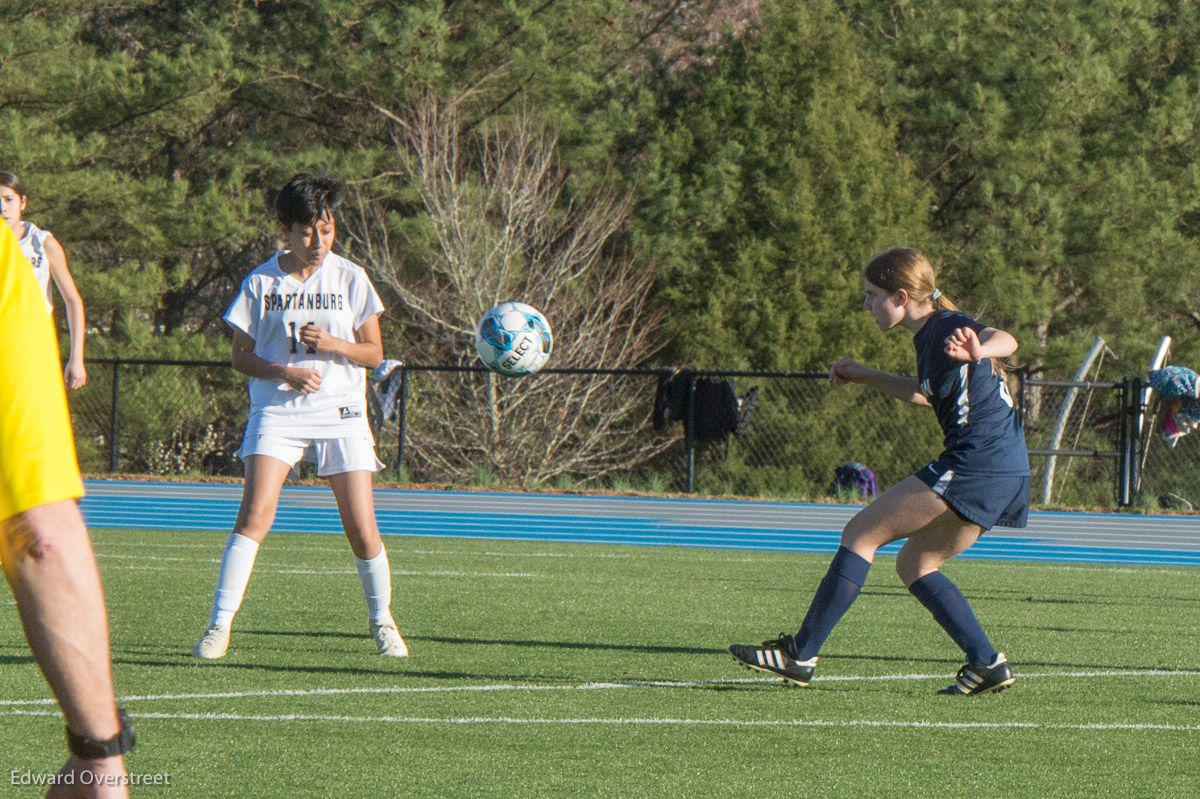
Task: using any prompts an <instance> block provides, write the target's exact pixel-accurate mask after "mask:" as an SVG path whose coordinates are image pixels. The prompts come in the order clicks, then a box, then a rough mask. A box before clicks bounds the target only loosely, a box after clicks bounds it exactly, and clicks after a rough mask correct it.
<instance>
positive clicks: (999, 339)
mask: <svg viewBox="0 0 1200 799" xmlns="http://www.w3.org/2000/svg"><path fill="white" fill-rule="evenodd" d="M978 337H979V350H978V353H977V354H978V356H979V357H978V360H983V359H985V358H1007V357H1008V356H1010V355H1012V354H1013V353H1014V352H1016V351H1017V346H1018V345H1017V340H1016V339H1015V338H1013V336H1012V334H1011V333H1006V332H1005V331H1003V330H1000V329H998V328H994V327H989V328H987V329H986V330H984V331H983V332H982V333H980V334H979V336H978Z"/></svg>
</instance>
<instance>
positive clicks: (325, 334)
mask: <svg viewBox="0 0 1200 799" xmlns="http://www.w3.org/2000/svg"><path fill="white" fill-rule="evenodd" d="M337 341H338V339H336V338H335V337H334V336H332V335H331V334H330V333H329V331H328V330H325V329H324V328H320V327H317V326H316V325H314V324H313V323H312V322H309V323H308V324H306V325H305V326H304V327H302V328H300V343H301V344H304V345H305V346H307V347H308V351H309V353H314V352H332V351H334V348H335V345H336V344H335V343H336V342H337Z"/></svg>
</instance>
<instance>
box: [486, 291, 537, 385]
mask: <svg viewBox="0 0 1200 799" xmlns="http://www.w3.org/2000/svg"><path fill="white" fill-rule="evenodd" d="M553 348H554V337H553V336H552V335H551V333H550V323H549V322H547V321H546V317H544V316H542V314H541V313H540V312H539V311H538V310H537V309H536V308H531V307H530V306H528V305H526V304H524V303H522V302H502V303H500V304H499V305H497V306H496V307H495V308H493V309H491V310H490V311H488V312H487V313H485V314H484V315H483V316H482V317H480V319H479V324H478V325H476V327H475V351H476V352H478V353H479V359H480V360H481V361H483V363H484V366H486V367H487V368H489V369H491V370H492V371H493V372H499V373H500V374H502V375H505V376H507V377H521V376H522V375H531V374H533V373H534V372H536V371H537V370H539V369H541V368H542V367H543V366H545V365H546V361H548V360H549V359H550V350H551V349H553Z"/></svg>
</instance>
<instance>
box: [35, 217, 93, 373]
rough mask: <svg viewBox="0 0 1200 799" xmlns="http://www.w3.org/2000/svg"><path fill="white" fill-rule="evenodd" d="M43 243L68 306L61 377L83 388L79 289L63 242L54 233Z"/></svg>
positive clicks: (81, 299)
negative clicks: (67, 340) (67, 341)
mask: <svg viewBox="0 0 1200 799" xmlns="http://www.w3.org/2000/svg"><path fill="white" fill-rule="evenodd" d="M45 246H46V259H47V261H49V263H50V277H52V278H53V279H54V285H55V286H57V287H58V293H59V294H61V295H62V298H63V304H64V305H65V306H66V308H67V330H69V331H70V333H71V350H70V353H69V354H68V356H67V366H66V368H65V369H64V370H63V380H64V381H65V382H66V384H67V388H82V387H83V386H84V384H86V383H87V370H86V369H84V367H83V336H84V329H85V327H84V314H83V298H82V297H80V296H79V290H78V289H76V288H75V281H74V279H72V277H71V272H70V271H69V270H68V269H67V254H66V253H65V252H63V248H62V245H61V244H59V243H58V240H57V239H56V238H54V237H53V236H47V237H46V242H45Z"/></svg>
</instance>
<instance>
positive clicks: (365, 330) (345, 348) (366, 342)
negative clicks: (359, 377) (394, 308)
mask: <svg viewBox="0 0 1200 799" xmlns="http://www.w3.org/2000/svg"><path fill="white" fill-rule="evenodd" d="M354 332H355V335H356V337H357V339H358V340H357V341H346V340H345V339H341V338H338V337H337V336H333V335H331V334H330V333H329V331H327V330H325V329H323V328H320V327H317V326H316V325H305V326H304V327H302V328H300V341H301V343H303V344H307V345H308V346H309V347H312V348H313V349H315V350H316V351H317V352H332V353H334V354H336V355H341V356H342V357H343V358H345V359H346V360H348V361H352V362H354V363H356V364H358V365H359V366H365V367H367V368H368V369H374V368H375V367H376V366H378V365H379V364H381V363H383V335H382V334H381V333H380V332H379V315H378V314H376V315H375V316H372V317H371V318H370V319H368V320H367V321H365V322H363V323H362V327H360V328H359V329H358V330H356V331H354Z"/></svg>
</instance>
